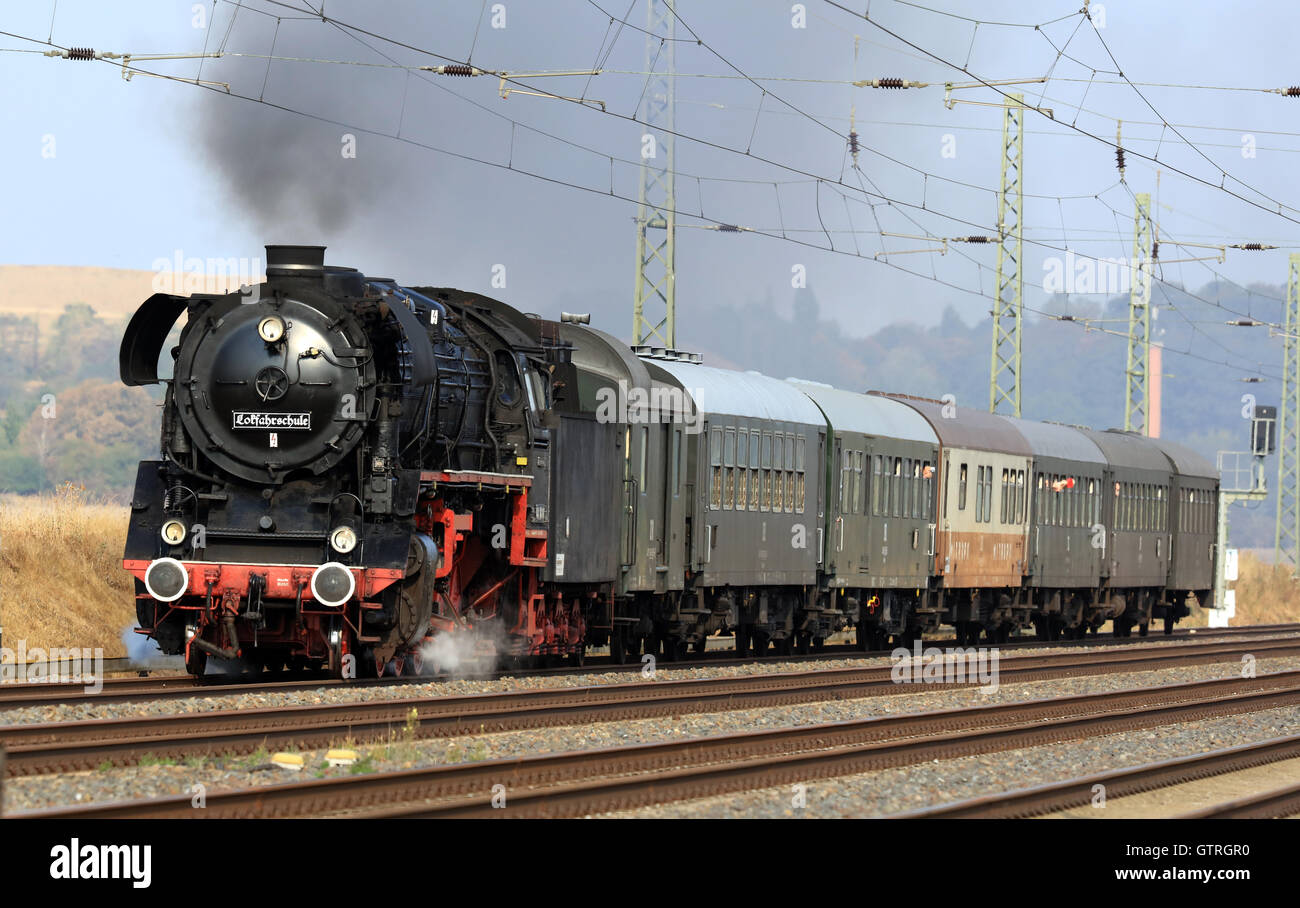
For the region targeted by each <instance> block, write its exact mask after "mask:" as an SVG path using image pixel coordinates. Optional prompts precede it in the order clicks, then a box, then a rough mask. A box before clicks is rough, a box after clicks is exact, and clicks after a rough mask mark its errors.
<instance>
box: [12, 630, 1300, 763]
mask: <svg viewBox="0 0 1300 908" xmlns="http://www.w3.org/2000/svg"><path fill="white" fill-rule="evenodd" d="M1246 652H1249V653H1251V654H1252V655H1254V656H1255V657H1256V658H1257V659H1258V658H1268V657H1280V656H1287V655H1297V654H1300V639H1288V640H1270V641H1253V642H1249V641H1232V642H1224V643H1218V642H1215V643H1204V644H1195V645H1188V646H1178V647H1158V648H1148V649H1123V650H1112V651H1107V652H1104V653H1087V652H1077V651H1067V652H1052V653H1043V654H1037V655H1032V656H1020V657H1012V658H1008V659H1004V660H1001V662H1000V664H999V666H998V675H997V681H998V683H1000V684H1006V683H1023V682H1027V681H1047V680H1053V679H1059V678H1069V677H1079V676H1085V675H1097V674H1106V673H1115V672H1133V671H1149V670H1154V669H1162V668H1174V667H1182V666H1189V665H1202V664H1211V663H1218V662H1224V661H1235V660H1237V659H1239V658H1240V656H1241V655H1242V654H1244V653H1246ZM1296 674H1297V677H1300V673H1296ZM980 684H981V681H980V680H979V679H978V678H975V677H969V678H967V679H966V680H965V681H952V682H946V683H933V682H927V683H924V684H915V683H899V682H897V681H895V679H894V669H893V667H892V666H888V665H886V666H871V667H861V668H844V669H835V670H820V671H808V672H773V673H768V674H760V675H749V676H732V677H726V678H706V679H681V680H657V681H650V682H646V681H641V682H637V683H632V684H600V685H591V686H586V687H552V688H540V689H530V690H524V691H505V692H496V693H488V694H472V695H465V696H456V697H447V696H434V697H408V698H403V699H396V700H376V701H362V702H344V703H331V704H321V705H302V706H275V707H265V708H260V709H231V710H215V711H209V712H198V713H180V714H170V715H148V716H134V717H124V718H115V719H89V720H80V721H74V722H43V723H29V724H20V725H6V726H0V744H2V745H3V746H4V749H5V751H6V753H7V757H8V760H7V773H8V775H11V776H16V775H33V774H39V773H50V772H67V771H76V770H84V769H92V768H96V767H100V766H103V765H105V764H109V765H130V764H132V763H134V762H137V761H139V760H140V758H141V757H143V756H145V755H146V754H148V755H151V756H152V757H155V758H168V759H184V758H186V757H191V756H194V755H198V754H213V755H216V754H228V755H235V754H241V753H249V752H252V751H255V750H256V749H258V748H259V747H268V748H277V749H283V748H291V747H298V748H304V749H307V748H320V747H327V746H330V745H334V744H337V743H339V742H340V741H342V740H345V739H351V740H353V741H357V742H373V741H382V740H384V739H385V738H387V737H390V736H392V735H393V734H394V733H395V732H396V731H397V730H398V729H404V728H407V727H409V728H410V731H409V732H407V734H409V735H413V736H415V737H421V738H428V737H446V736H453V735H465V734H476V733H477V734H482V733H491V732H501V731H515V730H519V729H528V728H542V727H551V726H559V725H577V724H584V723H589V722H599V721H628V720H637V719H648V718H656V717H661V716H673V715H682V714H686V713H701V712H716V711H727V710H740V709H754V708H760V707H772V706H787V705H793V704H797V703H807V702H812V701H818V700H831V699H840V700H848V699H861V698H866V697H873V696H886V695H893V694H901V693H908V692H911V693H917V692H923V693H928V692H933V691H939V690H945V689H956V688H969V687H978V686H980Z"/></svg>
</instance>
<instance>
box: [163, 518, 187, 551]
mask: <svg viewBox="0 0 1300 908" xmlns="http://www.w3.org/2000/svg"><path fill="white" fill-rule="evenodd" d="M185 532H186V531H185V524H183V523H181V522H180V521H179V520H169V521H167V522H166V523H164V524H163V525H162V530H161V531H160V535H161V536H162V540H163V542H165V543H167V544H168V545H180V544H181V543H182V542H184V541H185Z"/></svg>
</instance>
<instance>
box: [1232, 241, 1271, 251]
mask: <svg viewBox="0 0 1300 908" xmlns="http://www.w3.org/2000/svg"><path fill="white" fill-rule="evenodd" d="M1237 248H1238V249H1250V250H1252V251H1255V252H1258V251H1260V250H1261V249H1263V248H1264V244H1263V243H1241V244H1240V245H1238V246H1237Z"/></svg>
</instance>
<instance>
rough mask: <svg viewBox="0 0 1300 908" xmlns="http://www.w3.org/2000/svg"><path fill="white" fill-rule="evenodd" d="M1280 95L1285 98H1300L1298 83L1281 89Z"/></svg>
mask: <svg viewBox="0 0 1300 908" xmlns="http://www.w3.org/2000/svg"><path fill="white" fill-rule="evenodd" d="M1282 96H1283V97H1285V98H1300V85H1292V86H1291V87H1290V88H1284V89H1282Z"/></svg>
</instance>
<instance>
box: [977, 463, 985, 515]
mask: <svg viewBox="0 0 1300 908" xmlns="http://www.w3.org/2000/svg"><path fill="white" fill-rule="evenodd" d="M975 522H976V523H983V522H984V468H983V467H978V468H977V472H976V473H975Z"/></svg>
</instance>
